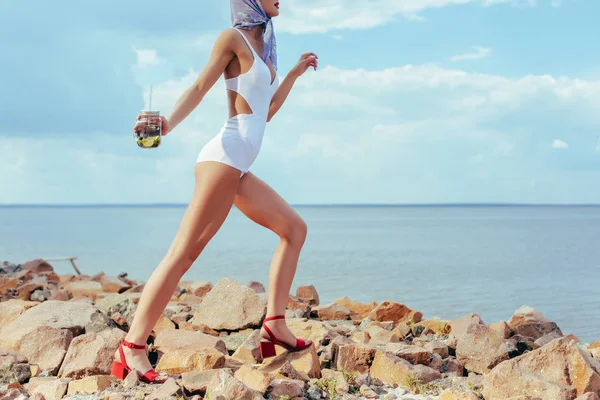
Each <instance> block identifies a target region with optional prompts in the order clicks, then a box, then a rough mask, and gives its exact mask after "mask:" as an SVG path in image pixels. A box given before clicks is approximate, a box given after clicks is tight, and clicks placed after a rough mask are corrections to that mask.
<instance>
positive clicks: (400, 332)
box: [392, 322, 411, 339]
mask: <svg viewBox="0 0 600 400" xmlns="http://www.w3.org/2000/svg"><path fill="white" fill-rule="evenodd" d="M392 333H395V334H396V336H398V337H399V338H401V339H404V338H406V337H407V336H408V335H409V334H410V333H411V331H410V326H408V325H406V324H405V323H404V322H401V323H399V324H398V325H396V327H395V328H394V329H392Z"/></svg>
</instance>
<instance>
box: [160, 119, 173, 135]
mask: <svg viewBox="0 0 600 400" xmlns="http://www.w3.org/2000/svg"><path fill="white" fill-rule="evenodd" d="M160 122H161V126H162V130H161V135H162V136H165V135H166V134H167V133H169V132H171V124H170V123H169V120H168V119H167V118H165V117H163V116H162V115H161V116H160Z"/></svg>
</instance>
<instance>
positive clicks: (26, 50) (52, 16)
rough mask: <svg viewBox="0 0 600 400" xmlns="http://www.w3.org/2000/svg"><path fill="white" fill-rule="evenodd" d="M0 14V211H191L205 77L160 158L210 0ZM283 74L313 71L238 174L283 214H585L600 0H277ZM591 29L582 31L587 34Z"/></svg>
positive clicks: (598, 88) (209, 32)
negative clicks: (147, 127)
mask: <svg viewBox="0 0 600 400" xmlns="http://www.w3.org/2000/svg"><path fill="white" fill-rule="evenodd" d="M29 6H31V3H30V2H24V1H21V0H0V15H2V16H3V18H2V19H3V23H2V24H0V49H2V56H1V59H2V62H1V63H0V93H1V94H2V96H0V118H1V119H2V121H3V123H2V124H0V172H1V174H0V204H140V203H144V204H145V203H152V204H156V203H182V204H185V203H187V202H188V201H189V199H190V196H191V194H192V190H193V185H194V176H193V170H194V163H195V161H196V157H197V155H198V152H199V151H200V149H201V148H202V146H203V145H204V144H205V143H206V142H207V141H208V140H210V138H211V137H213V136H214V135H216V134H217V133H218V131H219V130H220V128H221V127H222V125H223V124H224V122H225V120H226V119H227V115H228V112H227V109H226V92H225V85H224V82H223V80H222V79H221V80H219V82H217V84H215V86H214V87H213V88H212V89H211V91H210V92H209V93H208V95H207V96H206V97H205V99H204V100H203V102H202V103H201V104H200V105H199V106H198V108H197V109H196V110H194V111H193V112H192V114H191V115H190V116H189V117H188V118H187V119H186V120H185V121H184V122H183V123H182V124H180V125H179V126H178V127H177V128H176V129H175V130H174V131H173V132H172V133H170V134H169V135H168V136H166V137H165V138H164V140H163V144H162V145H161V146H160V147H159V148H158V149H148V150H147V149H140V148H138V147H137V145H136V143H135V140H134V138H133V136H132V128H133V124H134V122H135V118H136V116H137V114H138V112H139V111H140V110H141V109H144V108H146V107H148V94H149V89H150V85H153V100H152V107H153V109H158V110H160V111H161V113H162V114H163V115H168V114H169V113H170V111H171V110H172V108H173V106H174V104H175V102H176V101H177V99H178V98H179V96H180V95H181V93H182V92H183V91H184V90H186V89H187V88H188V87H189V85H191V83H192V82H193V81H194V79H195V78H196V76H197V75H198V74H199V72H200V71H201V70H202V68H203V67H204V65H205V63H206V62H207V60H208V57H209V54H210V51H211V49H212V46H213V44H214V41H215V39H216V37H217V36H218V35H219V33H220V32H221V31H222V30H224V29H227V28H229V27H230V25H231V23H230V11H229V4H228V2H227V1H225V0H219V1H215V0H203V1H198V0H196V1H190V0H177V1H174V2H170V3H168V5H165V3H164V2H162V1H158V0H146V1H140V0H128V1H126V2H123V1H117V0H103V1H101V2H100V1H98V2H82V1H75V0H62V1H60V2H42V1H39V2H37V4H36V7H35V8H29ZM280 12H281V15H280V16H279V17H277V18H276V19H275V20H274V29H275V33H276V37H277V44H278V60H279V71H278V75H279V78H280V79H282V78H283V77H284V76H285V74H286V73H287V72H288V71H289V70H290V69H291V68H292V67H293V66H294V64H295V63H296V62H297V60H298V58H299V57H300V55H301V54H302V53H304V52H307V51H313V52H316V53H317V54H318V56H319V63H320V65H319V69H318V70H317V71H313V70H309V71H307V72H306V74H304V75H303V76H302V77H301V78H300V79H299V80H298V81H297V82H296V84H295V86H294V88H293V89H292V92H291V94H290V95H289V97H288V100H287V101H286V103H285V104H284V105H283V107H282V109H281V110H280V111H279V113H278V114H277V115H276V116H275V117H274V118H273V120H272V121H271V122H270V123H269V124H268V126H267V130H266V132H265V139H264V141H263V147H262V149H261V153H260V155H259V156H258V159H257V160H256V162H255V164H254V165H253V166H252V168H251V171H252V172H253V173H254V174H255V175H257V176H259V177H260V178H261V179H263V180H264V181H266V182H267V183H268V184H269V185H271V186H272V187H273V188H274V189H275V190H277V191H278V192H279V193H280V194H281V195H282V196H283V197H284V198H285V199H286V200H287V201H288V202H290V203H292V204H357V203H362V204H364V203H368V204H390V203H393V204H422V203H427V204H432V203H536V204H539V203H544V204H563V203H571V204H573V203H577V204H579V203H581V204H589V203H600V185H599V184H598V182H600V112H599V111H598V110H599V108H600V67H599V66H600V53H599V52H598V51H597V46H598V44H597V39H598V38H599V37H600V28H598V27H597V25H596V22H597V21H596V20H595V18H594V16H597V15H600V2H598V1H597V0H370V1H365V0H281V3H280ZM595 26H596V27H595Z"/></svg>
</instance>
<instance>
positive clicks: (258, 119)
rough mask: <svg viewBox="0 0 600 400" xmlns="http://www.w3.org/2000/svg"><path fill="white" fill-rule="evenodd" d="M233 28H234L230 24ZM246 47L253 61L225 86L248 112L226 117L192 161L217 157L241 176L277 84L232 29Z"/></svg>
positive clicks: (258, 144)
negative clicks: (236, 96)
mask: <svg viewBox="0 0 600 400" xmlns="http://www.w3.org/2000/svg"><path fill="white" fill-rule="evenodd" d="M233 29H235V28H233ZM235 30H236V31H237V32H239V34H240V35H242V37H243V38H244V41H245V42H246V44H247V45H248V47H250V51H252V56H253V57H254V62H253V64H252V67H251V68H250V70H248V72H246V73H244V74H241V75H239V76H236V77H234V78H231V79H226V80H225V84H226V86H227V89H228V90H231V91H234V92H236V93H238V94H239V95H240V96H242V97H243V98H244V99H245V100H246V102H247V103H248V105H249V106H250V109H251V110H252V113H251V114H238V115H236V116H233V117H231V118H229V119H228V120H227V121H226V122H225V125H224V126H223V127H222V128H221V130H220V131H219V133H218V134H217V135H216V136H215V137H213V138H212V139H211V140H210V141H209V142H208V143H207V144H206V145H205V146H204V147H203V148H202V150H200V154H199V155H198V159H197V160H196V162H202V161H218V162H221V163H224V164H227V165H230V166H232V167H234V168H237V169H239V170H240V171H241V175H242V176H243V175H244V174H245V173H246V172H248V170H249V169H250V166H251V165H252V163H253V162H254V160H255V159H256V157H257V156H258V152H259V150H260V147H261V144H262V139H263V135H264V131H265V127H266V124H267V117H268V113H269V106H270V105H271V99H272V98H273V95H274V94H275V91H276V90H277V87H278V86H279V79H278V78H277V73H275V79H274V80H273V82H271V71H270V69H269V67H268V66H267V64H266V63H265V62H264V61H263V60H262V58H261V57H259V56H258V54H256V52H255V51H254V48H253V47H252V45H251V44H250V42H249V41H248V39H247V38H246V36H244V34H243V33H242V32H240V31H239V30H237V29H235Z"/></svg>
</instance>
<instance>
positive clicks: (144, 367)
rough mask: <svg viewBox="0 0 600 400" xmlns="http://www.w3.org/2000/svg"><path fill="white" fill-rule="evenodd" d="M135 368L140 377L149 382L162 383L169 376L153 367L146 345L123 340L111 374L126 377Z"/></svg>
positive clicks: (116, 354) (120, 377) (121, 377)
mask: <svg viewBox="0 0 600 400" xmlns="http://www.w3.org/2000/svg"><path fill="white" fill-rule="evenodd" d="M134 370H135V372H137V374H138V377H139V378H140V379H141V380H142V381H144V382H147V383H162V382H164V381H165V380H166V379H167V376H163V375H160V374H158V373H157V372H156V371H154V369H153V368H152V364H150V360H148V354H147V347H146V346H145V345H137V344H134V343H130V342H127V341H125V340H123V341H122V342H121V344H120V345H119V348H118V349H117V351H116V352H115V358H114V362H113V365H112V371H111V374H112V375H114V376H116V377H117V378H119V379H125V377H126V376H127V375H128V374H129V373H130V372H133V371H134Z"/></svg>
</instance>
